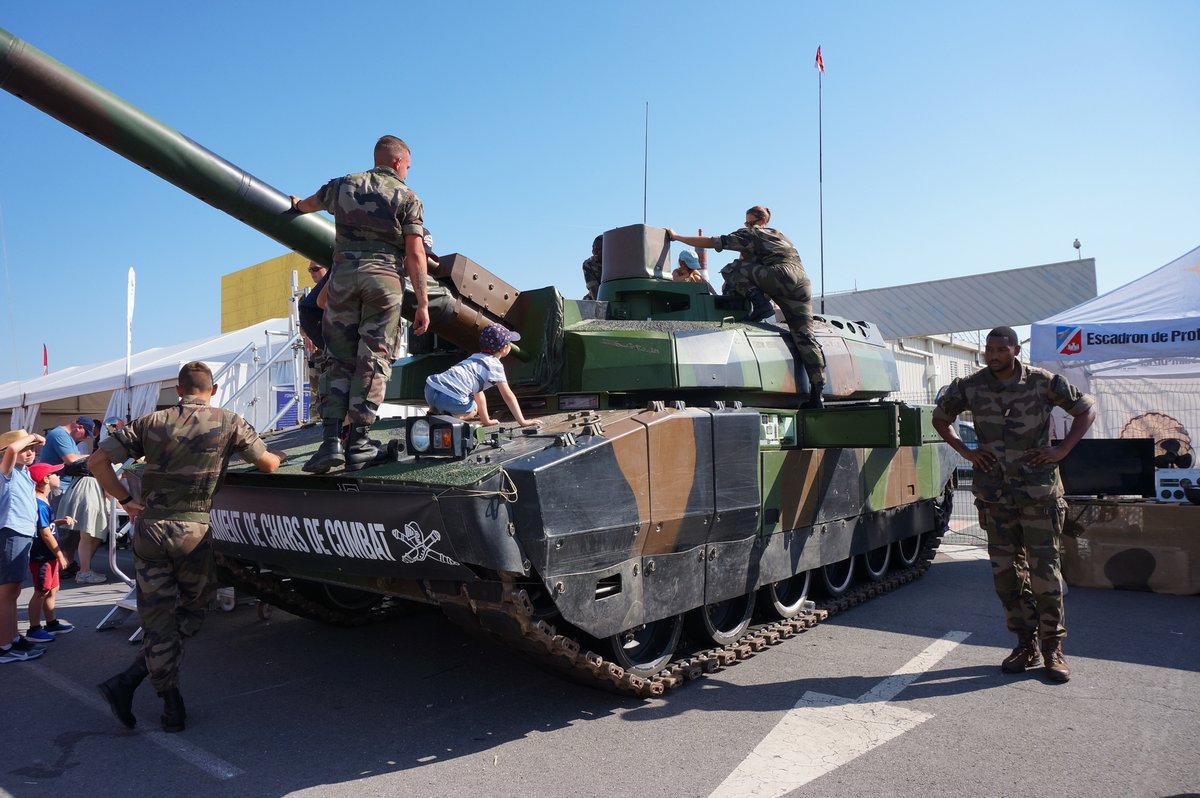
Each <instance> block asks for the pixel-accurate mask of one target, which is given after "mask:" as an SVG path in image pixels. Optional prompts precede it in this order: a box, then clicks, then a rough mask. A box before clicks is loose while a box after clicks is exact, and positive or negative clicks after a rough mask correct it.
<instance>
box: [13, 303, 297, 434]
mask: <svg viewBox="0 0 1200 798" xmlns="http://www.w3.org/2000/svg"><path fill="white" fill-rule="evenodd" d="M290 335H291V329H290V327H289V322H288V319H286V318H281V319H268V320H267V321H264V322H260V323H259V324H256V325H253V326H251V327H246V328H245V329H241V330H236V331H233V332H229V333H223V334H221V335H218V336H216V337H215V338H208V339H204V340H201V341H191V342H188V343H183V344H175V345H173V346H167V347H159V348H155V349H148V350H145V351H143V352H137V353H135V354H134V355H133V356H132V358H131V360H130V370H129V376H128V379H127V378H126V375H125V358H123V357H122V358H118V359H116V360H110V361H107V362H104V363H97V364H93V365H88V366H72V367H70V368H66V369H63V370H62V371H56V372H54V373H52V374H47V375H46V376H43V377H38V378H36V379H32V380H22V381H14V382H8V383H5V384H3V385H0V414H2V413H9V414H10V419H9V427H10V428H12V429H15V428H18V427H25V428H28V429H44V428H48V427H51V426H54V425H55V424H58V423H62V422H63V421H65V420H70V419H71V418H73V417H75V416H78V415H86V416H90V417H93V418H107V417H108V416H111V415H117V416H124V415H125V414H126V412H127V410H126V408H128V407H129V406H130V405H132V408H133V413H132V415H133V416H135V417H136V416H138V415H141V414H143V413H147V412H150V411H151V410H153V409H154V408H155V407H156V406H159V405H160V404H172V403H174V401H175V396H174V393H173V392H172V391H171V388H172V387H173V386H174V385H175V380H176V378H177V377H178V375H179V367H180V366H182V365H183V364H184V363H187V362H189V361H192V360H201V361H203V362H205V363H207V364H208V366H209V367H210V368H211V369H212V370H213V372H214V373H215V372H218V371H220V370H221V369H222V368H223V367H225V366H226V365H230V368H229V369H228V370H227V371H226V373H225V374H224V375H222V376H221V378H220V379H219V383H220V390H219V392H218V396H217V400H218V401H219V402H224V401H225V400H226V399H228V397H230V396H232V395H233V394H234V393H235V392H237V391H239V390H240V389H241V388H242V387H243V386H244V385H245V384H246V381H247V380H248V379H250V377H251V376H252V375H253V374H254V372H256V371H257V370H258V368H259V367H261V366H262V365H263V364H265V363H266V362H267V361H268V360H269V359H270V358H271V356H272V355H275V354H277V353H278V352H279V350H280V349H281V348H282V347H284V346H286V345H287V344H288V342H289V340H290ZM284 357H286V355H285V356H284ZM289 362H290V361H289ZM256 382H263V383H264V385H262V386H259V385H256V386H255V387H254V388H251V389H247V390H246V391H245V393H244V396H245V400H244V401H241V399H242V397H241V396H239V401H238V402H237V404H236V406H235V407H234V408H233V409H237V410H238V411H239V412H242V413H243V414H245V415H247V417H248V418H251V420H252V423H257V424H266V423H267V422H269V421H270V420H271V418H272V417H273V416H274V404H273V402H272V401H271V391H270V388H271V386H270V385H269V384H266V383H269V380H256ZM289 382H290V380H289ZM164 392H166V394H167V395H166V396H165V397H162V394H163V393H164ZM160 398H161V399H162V401H161V402H160ZM117 408H120V409H119V411H117Z"/></svg>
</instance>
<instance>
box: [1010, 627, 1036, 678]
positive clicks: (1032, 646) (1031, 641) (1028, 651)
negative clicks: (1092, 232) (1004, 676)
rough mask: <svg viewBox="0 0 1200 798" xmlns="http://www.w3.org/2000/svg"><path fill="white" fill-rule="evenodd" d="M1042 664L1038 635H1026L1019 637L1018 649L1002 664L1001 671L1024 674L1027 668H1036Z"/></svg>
mask: <svg viewBox="0 0 1200 798" xmlns="http://www.w3.org/2000/svg"><path fill="white" fill-rule="evenodd" d="M1041 663H1042V657H1041V655H1040V654H1038V645H1037V635H1035V634H1026V635H1018V636H1017V647H1016V648H1014V649H1013V650H1012V653H1011V654H1009V655H1008V656H1007V657H1005V658H1004V662H1001V663H1000V670H1002V671H1004V672H1005V673H1024V672H1025V669H1026V668H1036V667H1037V666H1038V665H1040V664H1041Z"/></svg>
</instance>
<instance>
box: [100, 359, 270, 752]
mask: <svg viewBox="0 0 1200 798" xmlns="http://www.w3.org/2000/svg"><path fill="white" fill-rule="evenodd" d="M216 388H217V386H216V384H215V383H213V379H212V371H210V370H209V368H208V366H206V365H205V364H203V363H200V362H192V363H188V364H186V365H184V366H183V368H181V369H180V370H179V385H178V386H177V387H176V388H175V391H176V393H177V394H178V395H179V403H178V404H177V405H175V406H174V407H172V408H169V409H167V410H159V411H157V412H154V413H150V414H149V415H145V416H142V417H141V418H138V419H135V420H134V421H133V422H132V423H130V424H128V425H126V426H122V427H118V428H117V429H116V430H115V431H114V432H113V433H112V435H110V436H109V437H108V438H105V439H104V440H103V441H101V443H100V448H99V449H98V450H97V451H96V452H94V453H93V454H92V455H91V457H89V458H88V468H89V469H90V470H91V472H92V474H93V475H94V476H95V478H96V479H97V481H99V482H100V484H101V486H102V487H103V488H104V490H106V491H107V492H108V493H109V494H110V495H112V496H113V497H114V498H116V499H117V501H118V502H120V504H121V506H122V507H124V508H125V511H126V512H127V513H128V514H129V517H130V518H131V519H133V520H134V521H135V524H134V531H133V546H132V548H133V557H134V570H135V573H136V576H137V607H138V617H139V618H140V620H141V623H142V631H143V633H144V638H143V640H142V649H141V651H140V652H139V653H138V656H137V658H136V659H135V660H134V662H133V664H132V665H131V666H130V667H129V668H127V669H126V670H124V671H122V672H121V673H119V674H117V675H116V676H114V677H112V678H111V679H109V680H107V681H105V682H102V683H101V684H100V685H99V690H100V695H101V696H102V697H103V698H104V700H105V701H107V702H108V703H109V705H110V706H111V707H112V711H113V715H115V716H116V718H117V720H119V721H120V722H121V723H123V724H124V725H125V726H126V727H128V728H130V729H132V728H133V727H134V725H135V724H136V723H137V720H136V718H134V716H133V693H134V690H136V689H137V687H138V685H139V684H141V682H142V680H143V679H145V678H146V676H147V675H149V677H150V681H151V683H152V684H153V685H154V689H155V690H156V691H157V692H158V694H159V696H161V697H162V699H163V714H162V728H163V731H167V732H177V731H183V728H184V725H185V720H186V712H185V709H184V705H183V696H182V695H180V692H179V670H180V665H181V664H182V662H183V642H184V640H186V639H187V638H189V637H192V636H193V635H195V634H196V633H197V632H199V631H200V625H201V623H202V622H203V620H204V612H205V610H206V609H207V607H208V604H209V602H210V601H211V600H212V597H213V593H214V592H215V590H216V586H217V585H216V579H215V576H214V573H213V570H214V564H213V548H212V533H211V532H210V530H209V510H210V509H211V507H212V495H213V493H215V492H216V490H217V488H218V487H219V486H220V483H221V478H222V477H223V476H224V474H225V467H226V465H227V464H228V462H229V458H230V457H231V456H232V455H233V454H234V453H235V452H236V453H237V454H239V455H240V456H241V457H242V459H243V460H245V461H246V462H248V463H252V464H254V465H255V466H257V467H258V468H259V469H260V470H262V471H266V472H268V473H269V472H271V471H274V470H275V469H277V468H278V467H279V464H280V463H281V462H283V460H285V459H286V457H287V455H286V454H284V453H283V452H272V451H268V450H267V447H266V446H265V445H264V444H263V442H262V440H261V439H260V438H259V437H258V433H256V432H255V431H254V428H253V427H251V426H250V425H249V424H247V423H246V422H245V420H243V419H242V417H241V416H239V415H237V414H236V413H234V412H232V411H230V410H225V409H223V408H220V407H213V406H212V405H211V404H210V401H211V400H212V397H213V394H214V393H216ZM130 457H132V458H135V459H136V458H139V457H145V458H146V467H145V470H144V471H143V473H142V483H141V496H140V497H139V498H138V500H137V501H134V497H133V496H132V495H130V494H129V493H128V492H127V491H126V489H125V486H124V485H123V484H122V483H121V482H120V480H118V479H117V476H116V474H115V473H114V472H113V469H112V464H113V463H122V462H124V461H125V460H126V459H127V458H130Z"/></svg>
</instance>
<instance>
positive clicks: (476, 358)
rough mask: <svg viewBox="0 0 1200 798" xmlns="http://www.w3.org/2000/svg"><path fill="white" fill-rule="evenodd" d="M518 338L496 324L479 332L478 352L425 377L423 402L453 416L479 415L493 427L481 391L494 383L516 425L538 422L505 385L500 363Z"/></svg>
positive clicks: (436, 412)
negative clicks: (524, 413) (531, 419)
mask: <svg viewBox="0 0 1200 798" xmlns="http://www.w3.org/2000/svg"><path fill="white" fill-rule="evenodd" d="M519 340H521V336H520V334H519V333H515V332H513V331H512V330H508V329H506V328H504V327H502V326H501V325H499V324H489V325H488V326H486V327H484V328H483V331H482V332H481V333H479V350H480V351H479V352H478V353H476V354H474V355H471V356H470V357H469V358H467V359H466V360H463V361H461V362H459V363H457V364H456V365H454V366H451V367H450V368H449V369H447V370H446V371H443V372H442V373H441V374H433V375H430V376H429V377H428V378H427V379H426V380H425V401H426V402H428V403H429V408H430V412H432V413H434V414H438V415H447V416H454V417H455V418H474V417H475V416H476V415H478V416H479V423H480V424H483V425H484V426H486V427H491V426H495V425H497V424H499V423H500V422H499V421H495V420H493V419H492V418H491V417H490V416H489V415H488V407H487V398H486V397H485V396H484V391H486V390H487V389H488V388H491V387H492V386H493V385H494V386H495V387H496V390H498V391H499V392H500V396H501V397H502V398H503V399H504V403H505V404H506V405H508V409H509V410H510V411H512V416H513V419H514V420H515V421H516V422H517V423H518V424H520V425H521V426H522V427H532V426H536V425H538V424H541V423H542V422H540V421H529V420H528V419H526V418H525V416H524V415H523V414H522V413H521V405H520V403H519V402H517V396H516V394H514V393H513V391H512V388H510V387H508V376H507V375H506V374H505V373H504V364H503V363H501V362H500V360H501V358H503V357H505V356H507V355H508V353H509V352H511V351H512V343H511V342H512V341H519Z"/></svg>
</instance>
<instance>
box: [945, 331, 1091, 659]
mask: <svg viewBox="0 0 1200 798" xmlns="http://www.w3.org/2000/svg"><path fill="white" fill-rule="evenodd" d="M1020 353H1021V346H1020V344H1019V343H1018V340H1017V334H1016V333H1015V332H1014V331H1013V329H1012V328H1011V327H997V328H996V329H994V330H992V331H991V332H989V333H988V335H987V344H986V347H985V349H984V357H985V359H986V360H987V367H986V368H984V369H980V370H979V371H977V372H975V373H974V374H972V375H971V376H969V377H962V378H960V379H957V380H954V381H953V382H951V383H950V386H949V387H948V388H947V389H946V391H945V393H944V394H943V395H942V397H941V398H940V399H939V401H938V404H937V409H936V410H934V413H933V426H934V429H936V430H937V431H938V433H939V434H940V435H941V436H942V438H943V439H944V440H945V441H946V443H948V444H950V446H951V447H952V448H953V449H954V450H955V451H956V452H958V453H959V454H961V455H962V456H963V457H965V458H966V459H967V460H969V461H971V465H972V466H974V478H973V480H972V483H971V489H972V491H973V492H974V494H975V506H976V507H977V508H978V509H979V525H980V526H982V527H983V528H984V529H985V530H986V531H987V536H988V556H989V558H990V559H991V561H992V578H993V580H994V581H995V585H996V594H997V595H998V596H999V597H1000V603H1001V604H1002V605H1003V606H1004V617H1005V620H1006V621H1007V624H1008V628H1009V630H1010V631H1012V632H1013V633H1015V634H1016V636H1017V646H1016V648H1014V649H1013V651H1012V653H1011V654H1009V655H1008V657H1007V658H1005V660H1004V661H1003V662H1002V663H1001V665H1000V668H1001V669H1002V670H1003V671H1004V672H1005V673H1022V672H1024V671H1025V669H1026V668H1034V667H1037V665H1038V664H1039V663H1040V662H1041V658H1042V657H1045V660H1046V676H1047V677H1048V678H1050V679H1051V680H1053V681H1056V682H1065V681H1067V680H1068V679H1070V678H1071V669H1070V667H1069V666H1068V665H1067V660H1066V657H1064V656H1063V650H1062V641H1063V638H1065V637H1066V636H1067V630H1066V627H1065V626H1064V625H1063V621H1064V615H1063V593H1062V571H1061V569H1060V567H1059V536H1060V535H1061V534H1062V530H1063V523H1064V522H1065V520H1066V502H1065V501H1064V499H1063V486H1062V480H1060V479H1059V476H1058V465H1057V464H1058V463H1059V461H1061V460H1062V459H1063V458H1064V457H1066V456H1067V454H1068V453H1069V452H1070V451H1071V450H1072V449H1073V448H1075V444H1077V443H1078V442H1079V441H1080V440H1081V439H1082V438H1083V436H1084V433H1086V432H1087V430H1088V428H1089V427H1090V426H1091V425H1092V422H1093V421H1094V420H1095V418H1096V409H1095V402H1094V401H1093V399H1092V397H1091V396H1089V395H1087V394H1082V393H1080V392H1079V390H1078V389H1077V388H1075V386H1073V385H1071V384H1070V383H1069V382H1067V381H1066V380H1065V379H1064V378H1063V377H1061V376H1059V375H1055V374H1051V373H1050V372H1048V371H1045V370H1044V369H1039V368H1033V367H1031V366H1026V365H1023V364H1022V363H1021V362H1020V361H1019V360H1017V356H1018V355H1019V354H1020ZM1054 407H1061V408H1062V409H1063V410H1065V411H1066V412H1067V413H1069V414H1070V415H1071V416H1072V418H1073V421H1072V422H1071V429H1070V430H1069V431H1068V432H1067V436H1066V438H1064V439H1063V440H1062V441H1061V442H1060V443H1058V444H1057V445H1055V446H1051V445H1050V432H1049V421H1050V411H1051V409H1052V408H1054ZM965 410H969V411H971V412H972V413H973V414H974V424H975V434H976V435H977V436H978V438H979V448H978V449H968V448H967V446H966V445H965V444H964V443H963V442H962V439H961V438H959V437H958V433H957V432H956V431H955V429H954V419H955V418H957V417H958V414H959V413H962V412H963V411H965ZM1039 639H1040V640H1041V652H1040V655H1039V651H1038V641H1039Z"/></svg>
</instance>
